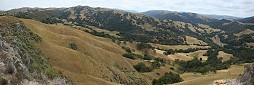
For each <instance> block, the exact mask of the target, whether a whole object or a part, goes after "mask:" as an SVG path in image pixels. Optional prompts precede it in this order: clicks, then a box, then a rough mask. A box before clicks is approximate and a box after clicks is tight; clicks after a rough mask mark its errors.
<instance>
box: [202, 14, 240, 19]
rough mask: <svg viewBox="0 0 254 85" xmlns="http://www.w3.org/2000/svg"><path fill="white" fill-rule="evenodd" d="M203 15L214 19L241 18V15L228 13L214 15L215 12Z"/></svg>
mask: <svg viewBox="0 0 254 85" xmlns="http://www.w3.org/2000/svg"><path fill="white" fill-rule="evenodd" d="M201 15H204V16H208V17H211V18H214V19H227V20H235V19H241V17H234V16H228V15H213V14H201Z"/></svg>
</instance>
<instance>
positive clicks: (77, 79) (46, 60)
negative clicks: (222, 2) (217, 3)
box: [0, 6, 254, 85]
mask: <svg viewBox="0 0 254 85" xmlns="http://www.w3.org/2000/svg"><path fill="white" fill-rule="evenodd" d="M0 15H1V16H0V21H1V23H0V27H1V30H0V32H1V38H0V48H1V49H0V55H5V54H4V53H5V49H2V44H1V42H2V41H3V42H4V45H5V44H6V45H10V46H9V47H8V46H7V47H8V48H10V49H15V50H14V51H13V52H11V51H12V50H9V51H10V52H7V53H9V54H10V55H16V54H17V55H21V56H22V58H19V57H18V56H14V57H17V59H20V60H21V61H22V62H28V61H29V59H30V60H31V62H30V61H29V63H28V64H24V66H26V68H28V71H20V70H17V72H15V70H14V73H23V74H25V77H19V75H13V76H11V77H13V78H17V79H20V80H22V81H18V80H17V79H11V78H10V77H9V74H13V72H11V73H9V74H4V77H1V78H2V80H1V81H4V82H6V81H7V83H8V81H10V84H16V83H20V82H21V83H24V82H25V84H27V83H29V82H30V83H31V82H34V81H37V80H38V81H39V80H40V79H41V78H40V77H39V78H38V77H37V76H38V74H40V73H41V75H43V76H46V79H45V80H43V81H48V82H47V83H45V84H50V83H52V82H53V83H54V82H59V83H62V84H75V85H83V84H89V85H90V84H97V85H101V84H106V85H115V84H126V85H151V84H153V85H156V84H159V85H160V84H173V83H176V84H177V85H186V84H189V83H190V82H192V83H194V84H211V83H212V82H213V81H214V80H218V79H225V78H237V77H238V75H240V74H242V73H243V70H244V69H245V68H244V67H246V66H247V65H246V64H245V63H252V62H253V61H254V58H253V55H254V53H253V51H254V48H253V47H254V46H253V43H254V40H253V39H254V38H253V34H254V32H253V31H254V24H253V22H251V19H252V18H244V19H239V20H234V21H232V20H226V19H215V18H211V17H207V16H203V15H199V14H195V13H186V12H171V11H164V10H152V11H147V12H144V13H141V14H137V13H131V12H125V11H123V10H117V9H108V8H100V7H97V8H93V7H89V6H75V7H69V8H19V9H12V10H8V11H4V12H0ZM9 35H11V36H10V37H11V38H8V36H9ZM24 36H25V37H24ZM15 47H18V49H21V50H17V52H16V53H15V51H16V48H15ZM24 53H25V54H24ZM25 55H29V57H28V60H26V59H25V60H22V59H23V58H24V56H25ZM7 58H8V56H7V57H6V56H5V57H3V58H2V56H1V58H0V60H1V59H7ZM1 61H2V60H1ZM11 62H14V61H11ZM0 64H1V65H2V63H1V62H0ZM5 64H6V65H9V66H10V67H11V68H12V67H13V65H12V64H9V63H7V62H4V64H3V65H5ZM17 64H19V63H17ZM21 64H23V63H21ZM30 64H31V66H30ZM14 67H15V68H19V66H17V65H16V64H15V65H14ZM8 68H9V67H8ZM8 68H7V69H8ZM35 69H38V70H35ZM0 72H2V71H0ZM2 73H4V72H2ZM7 73H8V72H7ZM6 75H7V77H6ZM29 75H37V76H32V77H30V76H29ZM208 76H213V77H208ZM29 78H35V79H37V80H31V79H29ZM200 78H202V80H203V82H199V81H198V80H199V79H200ZM57 79H59V80H57ZM171 80H175V81H171ZM15 81H17V82H15ZM64 82H65V83H64ZM179 82H180V83H179ZM39 83H42V82H41V81H39ZM42 84H43V83H42Z"/></svg>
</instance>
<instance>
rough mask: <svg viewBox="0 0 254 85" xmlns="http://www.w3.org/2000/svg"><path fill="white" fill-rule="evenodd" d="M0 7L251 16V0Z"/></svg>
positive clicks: (102, 0) (36, 1)
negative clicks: (158, 11)
mask: <svg viewBox="0 0 254 85" xmlns="http://www.w3.org/2000/svg"><path fill="white" fill-rule="evenodd" d="M0 4H1V5H0V10H7V9H12V8H20V7H44V8H45V7H70V6H77V5H87V6H92V7H106V8H116V9H125V10H137V11H147V10H169V11H182V12H195V13H203V14H218V15H231V16H238V17H249V16H254V11H253V10H254V0H0Z"/></svg>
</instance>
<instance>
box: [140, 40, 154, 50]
mask: <svg viewBox="0 0 254 85" xmlns="http://www.w3.org/2000/svg"><path fill="white" fill-rule="evenodd" d="M147 48H152V46H151V45H150V44H146V43H143V42H141V43H139V44H137V49H139V50H142V49H147Z"/></svg>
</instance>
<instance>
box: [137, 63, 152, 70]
mask: <svg viewBox="0 0 254 85" xmlns="http://www.w3.org/2000/svg"><path fill="white" fill-rule="evenodd" d="M133 67H134V68H135V69H136V70H137V71H138V72H151V71H152V69H151V68H149V67H146V65H145V64H144V63H142V62H141V63H138V64H136V65H133Z"/></svg>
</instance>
